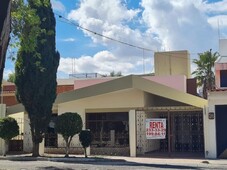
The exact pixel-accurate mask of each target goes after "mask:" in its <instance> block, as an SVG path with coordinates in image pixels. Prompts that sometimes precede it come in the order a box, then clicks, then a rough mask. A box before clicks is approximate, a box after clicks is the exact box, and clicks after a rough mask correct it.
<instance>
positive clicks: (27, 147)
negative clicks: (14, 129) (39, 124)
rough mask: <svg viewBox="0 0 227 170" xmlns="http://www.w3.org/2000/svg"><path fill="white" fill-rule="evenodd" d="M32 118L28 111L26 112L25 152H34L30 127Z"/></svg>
mask: <svg viewBox="0 0 227 170" xmlns="http://www.w3.org/2000/svg"><path fill="white" fill-rule="evenodd" d="M29 123H30V120H29V118H28V113H26V112H24V132H23V133H24V135H23V136H24V139H23V151H24V152H32V146H33V143H32V135H31V128H30V125H29Z"/></svg>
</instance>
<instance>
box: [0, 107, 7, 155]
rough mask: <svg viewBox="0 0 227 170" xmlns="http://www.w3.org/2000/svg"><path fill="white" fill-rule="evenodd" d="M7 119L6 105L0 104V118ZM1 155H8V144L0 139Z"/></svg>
mask: <svg viewBox="0 0 227 170" xmlns="http://www.w3.org/2000/svg"><path fill="white" fill-rule="evenodd" d="M4 117H6V105H5V104H0V118H4ZM0 154H1V155H5V154H6V143H5V141H4V140H3V139H1V138H0Z"/></svg>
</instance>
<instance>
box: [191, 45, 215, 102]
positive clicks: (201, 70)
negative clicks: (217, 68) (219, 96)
mask: <svg viewBox="0 0 227 170" xmlns="http://www.w3.org/2000/svg"><path fill="white" fill-rule="evenodd" d="M218 56H219V54H218V53H217V52H215V53H213V54H212V50H211V49H210V51H206V52H204V53H202V54H199V59H194V60H193V63H194V64H196V66H197V69H196V70H195V71H194V72H193V73H192V74H194V75H195V76H196V78H197V85H198V86H199V87H202V89H203V98H205V99H207V92H208V91H210V90H212V89H214V88H215V77H214V71H213V70H214V62H215V61H216V60H217V58H218Z"/></svg>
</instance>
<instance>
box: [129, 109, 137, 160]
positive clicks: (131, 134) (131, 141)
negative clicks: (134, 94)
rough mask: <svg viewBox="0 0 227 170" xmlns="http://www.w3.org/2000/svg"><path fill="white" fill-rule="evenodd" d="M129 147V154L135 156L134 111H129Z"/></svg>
mask: <svg viewBox="0 0 227 170" xmlns="http://www.w3.org/2000/svg"><path fill="white" fill-rule="evenodd" d="M129 147H130V156H131V157H134V156H136V111H135V110H130V111H129Z"/></svg>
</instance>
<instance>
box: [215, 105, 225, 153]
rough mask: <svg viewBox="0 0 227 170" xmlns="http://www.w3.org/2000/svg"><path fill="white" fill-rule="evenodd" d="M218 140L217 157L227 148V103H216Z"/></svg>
mask: <svg viewBox="0 0 227 170" xmlns="http://www.w3.org/2000/svg"><path fill="white" fill-rule="evenodd" d="M215 114H216V142H217V157H219V156H220V155H221V154H222V153H223V152H224V151H225V149H227V135H226V133H225V131H226V129H227V105H216V106H215Z"/></svg>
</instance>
